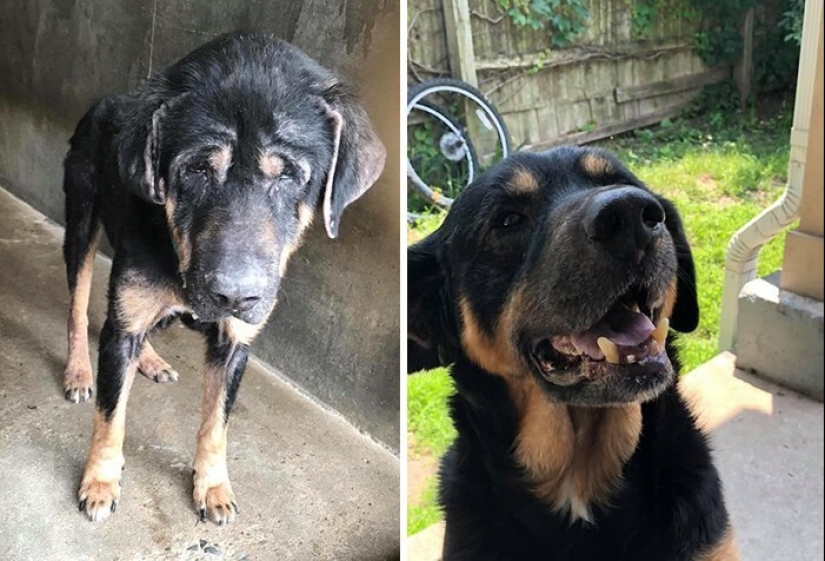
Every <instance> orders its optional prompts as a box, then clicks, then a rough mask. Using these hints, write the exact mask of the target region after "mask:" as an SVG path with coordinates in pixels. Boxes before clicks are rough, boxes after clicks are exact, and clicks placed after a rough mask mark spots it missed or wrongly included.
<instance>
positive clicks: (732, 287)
mask: <svg viewBox="0 0 825 561" xmlns="http://www.w3.org/2000/svg"><path fill="white" fill-rule="evenodd" d="M822 3H823V2H822V0H808V1H807V2H805V19H804V21H803V25H802V45H801V52H800V56H799V75H798V77H797V87H796V99H795V102H794V115H793V128H792V129H791V154H790V161H789V163H788V185H787V187H786V188H785V192H784V193H783V194H782V196H781V197H780V198H779V199H778V200H777V201H776V202H774V203H773V204H772V205H771V206H769V207H768V208H766V209H765V210H764V211H762V212H761V213H760V214H759V215H758V216H756V217H755V218H754V219H753V220H751V221H750V222H748V223H747V224H745V225H744V226H743V227H742V228H740V229H739V230H738V231H737V232H736V233H735V234H734V235H733V237H732V238H731V241H730V243H729V244H728V251H727V255H726V256H725V281H724V286H723V288H722V310H721V318H720V325H719V350H720V351H727V350H732V349H733V347H734V344H735V343H736V328H737V321H738V316H739V292H740V291H741V290H742V287H744V286H745V284H747V283H748V282H750V281H752V280H754V279H755V278H756V262H757V257H758V255H759V250H760V249H762V246H763V245H765V244H766V243H768V242H769V241H770V240H771V238H773V237H774V236H776V235H777V234H779V233H780V232H781V231H782V230H784V229H785V228H787V227H788V226H790V225H791V224H792V223H793V222H794V220H796V219H797V218H798V217H799V206H800V203H801V201H802V188H803V183H802V178H803V176H804V172H805V157H806V154H807V150H808V128H809V127H810V121H811V105H812V102H813V89H814V76H815V74H816V73H815V72H814V71H813V69H815V68H816V64H817V56H818V48H819V34H820V33H822Z"/></svg>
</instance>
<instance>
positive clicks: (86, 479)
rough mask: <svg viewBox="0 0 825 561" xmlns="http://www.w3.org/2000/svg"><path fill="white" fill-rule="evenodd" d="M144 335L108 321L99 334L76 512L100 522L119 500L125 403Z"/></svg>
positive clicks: (114, 507)
mask: <svg viewBox="0 0 825 561" xmlns="http://www.w3.org/2000/svg"><path fill="white" fill-rule="evenodd" d="M142 344H143V336H140V335H131V334H128V333H126V332H124V331H122V330H120V329H118V328H117V327H115V325H114V323H113V321H112V319H111V318H110V319H107V320H106V323H105V324H104V325H103V330H102V331H101V332H100V360H99V363H98V374H97V399H96V408H95V418H94V428H93V431H92V445H91V448H90V449H89V458H88V460H87V462H86V469H85V470H84V472H83V479H82V481H81V483H80V490H79V491H78V499H79V501H80V503H79V509H80V510H81V511H85V512H86V515H87V516H88V517H89V518H91V519H92V520H94V521H97V520H103V519H104V518H106V517H107V516H109V514H110V513H112V512H114V511H115V509H116V508H117V502H118V500H120V474H121V471H122V470H123V462H124V460H123V432H124V428H125V424H126V401H127V399H128V397H129V390H130V389H131V387H132V381H133V380H134V377H135V370H136V369H137V358H138V356H139V355H140V349H141V345H142Z"/></svg>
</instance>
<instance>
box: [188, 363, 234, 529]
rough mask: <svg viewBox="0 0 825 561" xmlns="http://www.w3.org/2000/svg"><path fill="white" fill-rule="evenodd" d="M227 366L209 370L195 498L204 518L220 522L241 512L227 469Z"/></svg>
mask: <svg viewBox="0 0 825 561" xmlns="http://www.w3.org/2000/svg"><path fill="white" fill-rule="evenodd" d="M226 376H227V372H226V369H224V368H220V367H216V366H209V367H207V369H206V376H205V387H204V392H203V408H202V414H203V419H202V421H201V427H200V430H198V444H197V449H196V450H195V461H194V465H193V468H194V476H193V478H194V488H193V491H192V498H193V499H194V501H195V508H196V509H197V510H198V514H199V516H200V519H201V520H204V519H205V518H206V517H207V516H208V517H209V518H211V519H212V520H214V521H215V522H216V523H218V524H223V523H225V522H232V520H234V518H235V515H236V514H237V513H238V505H237V504H236V502H235V495H234V494H233V493H232V485H231V484H230V483H229V472H228V471H227V469H226V431H227V423H226V420H225V418H224V403H225V401H226Z"/></svg>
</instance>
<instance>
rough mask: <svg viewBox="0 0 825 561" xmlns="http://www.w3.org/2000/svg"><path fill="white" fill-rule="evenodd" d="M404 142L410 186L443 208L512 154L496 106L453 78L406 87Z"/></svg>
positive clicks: (476, 91) (507, 135) (447, 206)
mask: <svg viewBox="0 0 825 561" xmlns="http://www.w3.org/2000/svg"><path fill="white" fill-rule="evenodd" d="M407 141H408V144H407V146H408V148H407V178H408V179H409V185H408V187H409V188H410V190H411V191H412V192H415V193H417V194H419V195H420V196H422V197H423V198H424V199H425V200H426V201H428V202H429V203H431V204H433V205H435V206H437V207H440V208H443V209H448V208H449V207H450V205H451V204H452V202H453V200H454V199H455V196H456V195H457V194H458V193H459V192H461V190H462V189H464V187H466V186H467V185H469V184H470V183H471V182H472V181H473V180H474V179H475V178H476V177H477V176H478V175H479V174H480V173H481V172H482V171H484V170H485V169H486V168H488V167H489V166H490V165H492V164H493V163H494V162H496V161H498V160H499V159H501V158H503V157H505V156H507V155H508V154H509V153H510V151H511V143H510V136H509V133H508V132H507V126H506V125H505V123H504V120H503V118H502V117H501V115H500V114H499V112H498V110H497V109H496V108H495V106H494V105H493V104H492V103H491V102H490V101H489V100H488V99H487V98H486V97H485V96H484V94H482V93H481V92H480V91H478V89H476V88H474V87H472V86H470V85H469V84H467V83H465V82H462V81H460V80H454V79H451V78H439V79H435V80H427V81H425V82H421V83H420V84H416V85H415V86H413V87H412V88H410V90H409V91H408V93H407ZM425 179H426V180H425Z"/></svg>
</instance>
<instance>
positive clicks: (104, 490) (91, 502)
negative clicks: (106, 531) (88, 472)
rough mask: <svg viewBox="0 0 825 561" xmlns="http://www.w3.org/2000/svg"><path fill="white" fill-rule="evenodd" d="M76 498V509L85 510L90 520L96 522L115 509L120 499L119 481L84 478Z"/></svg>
mask: <svg viewBox="0 0 825 561" xmlns="http://www.w3.org/2000/svg"><path fill="white" fill-rule="evenodd" d="M77 498H78V501H79V502H78V505H77V508H78V510H79V511H80V512H85V513H86V516H88V517H89V519H90V520H91V521H93V522H98V521H99V520H103V519H105V518H106V517H108V516H109V515H110V514H112V513H113V512H115V511H116V510H117V503H118V501H119V500H120V483H119V482H118V481H98V480H95V479H92V480H89V481H87V480H85V479H84V481H83V483H81V485H80V490H79V491H78V492H77Z"/></svg>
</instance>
